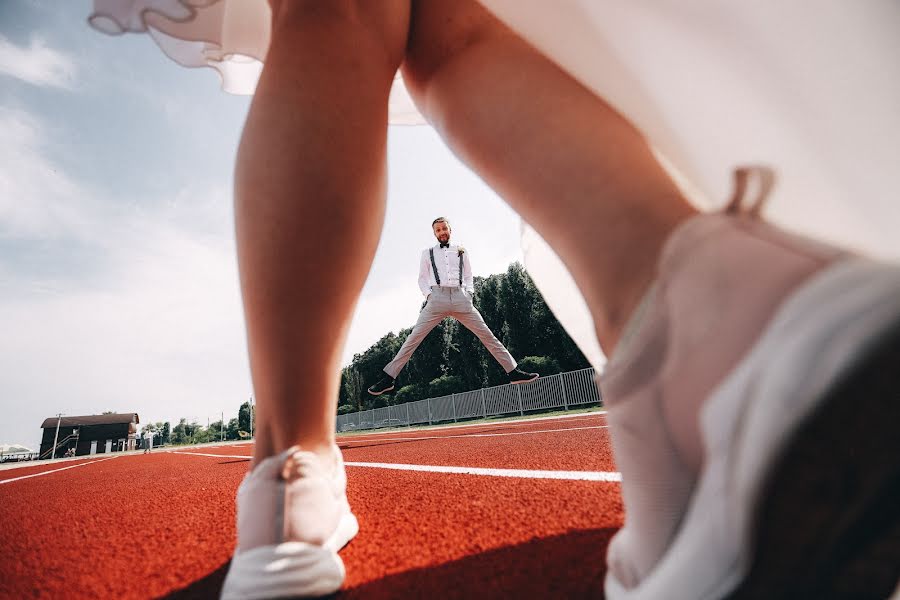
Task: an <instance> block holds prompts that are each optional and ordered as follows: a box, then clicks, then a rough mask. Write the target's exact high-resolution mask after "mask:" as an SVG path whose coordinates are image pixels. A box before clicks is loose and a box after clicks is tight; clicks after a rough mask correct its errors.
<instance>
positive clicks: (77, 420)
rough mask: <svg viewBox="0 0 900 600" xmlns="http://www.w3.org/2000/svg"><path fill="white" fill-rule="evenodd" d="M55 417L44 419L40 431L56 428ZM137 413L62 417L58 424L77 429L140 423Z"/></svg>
mask: <svg viewBox="0 0 900 600" xmlns="http://www.w3.org/2000/svg"><path fill="white" fill-rule="evenodd" d="M57 421H58V419H57V417H50V418H48V419H44V422H43V424H42V425H41V429H50V428H54V427H56V423H57ZM140 422H141V421H140V419H138V414H137V413H113V414H109V415H84V416H81V417H63V418H62V420H61V421H60V422H59V426H60V427H78V426H81V425H118V424H122V425H124V424H126V423H140Z"/></svg>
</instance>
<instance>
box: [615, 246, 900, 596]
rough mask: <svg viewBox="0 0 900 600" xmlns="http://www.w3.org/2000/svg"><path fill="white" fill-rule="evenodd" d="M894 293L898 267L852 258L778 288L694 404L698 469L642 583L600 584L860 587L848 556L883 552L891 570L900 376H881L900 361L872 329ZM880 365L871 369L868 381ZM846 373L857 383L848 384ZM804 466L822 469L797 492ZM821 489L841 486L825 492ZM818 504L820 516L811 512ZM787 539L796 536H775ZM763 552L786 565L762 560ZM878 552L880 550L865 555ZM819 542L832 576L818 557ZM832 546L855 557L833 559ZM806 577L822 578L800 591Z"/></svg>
mask: <svg viewBox="0 0 900 600" xmlns="http://www.w3.org/2000/svg"><path fill="white" fill-rule="evenodd" d="M898 299H900V269H898V268H897V267H896V266H890V265H883V264H878V263H873V262H870V261H864V260H848V261H845V262H842V263H840V264H838V265H833V266H832V267H829V268H828V269H826V270H825V272H823V273H820V274H818V275H816V276H814V277H813V279H812V281H810V282H808V283H806V284H804V286H803V287H802V288H801V289H800V290H798V291H797V292H795V293H794V294H793V295H792V296H791V297H790V298H788V299H786V300H785V302H784V303H783V305H782V307H781V308H779V310H778V312H777V314H776V315H775V317H774V318H773V319H772V321H771V322H770V324H769V325H768V326H767V328H766V330H765V331H764V332H763V334H762V335H761V336H760V339H759V340H758V341H757V343H756V344H755V345H754V347H753V348H752V349H751V350H750V351H749V352H748V353H747V355H746V356H745V357H744V359H743V360H742V361H741V363H740V364H739V365H738V367H737V368H735V369H734V370H733V371H732V372H731V373H730V374H729V375H728V377H727V378H726V379H725V380H724V381H723V382H722V384H721V385H720V386H719V387H718V388H717V389H716V390H714V391H713V393H712V394H711V395H710V398H709V400H708V401H707V402H706V404H705V405H704V407H703V410H702V411H701V430H702V435H703V444H704V452H705V455H706V459H705V464H704V470H703V473H702V475H701V477H700V479H699V481H698V482H697V484H696V486H695V488H694V493H693V498H692V500H691V505H690V506H689V508H688V511H687V512H686V513H685V515H684V517H683V519H682V523H681V527H680V529H679V531H678V533H677V535H676V537H675V539H674V540H673V541H672V543H671V545H670V546H669V548H668V550H667V551H666V554H665V555H664V556H663V557H662V558H661V559H660V561H659V562H658V563H657V565H656V566H655V567H654V568H653V570H652V571H651V572H650V573H649V574H648V576H647V577H646V578H645V579H644V580H643V581H642V582H641V583H640V585H638V586H637V587H636V588H632V589H626V588H624V586H622V585H621V583H619V582H618V581H617V580H616V579H615V578H614V577H612V576H611V575H608V576H607V580H606V584H605V587H606V596H607V598H610V599H611V600H612V599H628V600H638V599H640V600H643V599H648V600H649V599H655V598H663V597H665V598H668V599H670V600H675V599H681V598H683V599H685V600H718V599H720V598H728V597H732V595H733V597H734V598H735V599H738V598H750V597H754V598H757V597H763V598H788V597H790V598H807V597H813V598H815V597H827V598H831V597H835V596H832V595H831V593H830V591H828V590H829V589H830V587H829V586H831V585H838V584H839V583H841V582H844V583H847V584H848V585H860V586H861V589H865V585H863V582H860V581H857V580H856V578H857V576H858V575H854V572H853V571H852V570H851V569H853V568H862V567H861V566H860V565H862V564H866V565H868V562H867V561H868V559H871V560H873V561H874V563H873V564H874V565H875V566H874V567H872V568H873V569H874V570H876V571H880V570H881V567H879V566H877V565H878V564H882V565H889V564H890V565H891V566H892V567H893V572H896V569H897V565H898V564H900V562H898V560H897V554H896V552H897V550H898V545H897V544H896V543H895V541H892V540H895V539H896V535H897V533H896V527H897V525H896V521H897V518H898V514H897V513H898V510H900V502H898V501H897V500H896V499H897V485H898V484H897V481H896V463H897V462H898V460H897V456H898V455H900V449H898V446H897V444H898V443H900V442H898V439H895V438H900V436H897V435H896V424H897V422H898V420H897V416H900V415H897V410H898V403H900V378H898V377H896V376H894V378H893V379H892V380H890V381H887V380H885V379H884V377H888V374H889V373H893V372H894V371H896V370H897V369H896V367H893V368H887V367H886V366H884V365H886V364H890V360H891V359H890V358H887V359H884V358H881V353H882V351H887V352H888V353H889V354H890V352H892V351H891V350H885V349H884V347H883V346H881V345H880V344H879V342H878V341H879V340H882V342H883V340H884V339H885V337H884V336H885V333H886V332H890V331H892V330H893V329H894V327H895V326H896V325H900V303H898ZM870 363H871V364H873V365H876V366H875V367H869V364H870ZM893 364H895V365H896V360H895V362H894V363H893ZM877 365H881V366H880V368H881V370H882V371H884V372H883V373H881V375H880V377H881V378H880V379H879V380H878V383H876V382H874V381H869V382H865V381H864V380H863V378H864V377H867V376H868V377H869V378H870V379H871V377H872V375H871V372H870V370H869V369H870V368H873V369H876V370H877V369H878V368H879V366H877ZM797 373H803V377H798V376H797ZM847 382H850V383H847ZM863 384H865V385H863ZM850 385H856V386H857V389H852V390H850V391H849V392H848V389H849V387H848V386H850ZM877 386H882V387H883V389H881V390H880V391H879V392H878V394H876V393H875V392H876V391H877V390H876V387H877ZM842 393H843V394H844V395H841V394H842ZM863 396H866V398H865V399H864V398H863ZM891 403H893V405H894V406H891ZM842 409H843V410H842ZM850 412H854V413H855V414H854V415H853V416H852V417H849V416H848V414H849V413H850ZM891 417H893V418H891ZM876 421H877V423H876ZM817 423H818V424H819V425H817ZM822 424H824V425H822ZM851 425H852V426H851ZM892 426H893V427H892ZM817 427H826V429H828V428H832V430H831V431H830V435H831V437H828V438H825V439H818V438H815V436H819V435H825V433H823V431H822V430H820V429H817ZM808 428H809V429H808ZM892 429H893V430H892ZM809 431H812V432H813V433H812V434H810V433H808V432H809ZM867 437H871V438H872V439H871V442H872V444H873V445H871V446H870V445H868V441H867V440H866V439H865V438H867ZM804 449H806V450H804ZM798 452H799V454H798ZM808 452H813V455H812V457H810V455H809V454H807V453H808ZM794 456H796V458H792V457H794ZM797 461H799V462H797ZM803 461H806V462H803ZM882 463H887V464H882ZM782 469H788V470H789V471H787V472H789V473H793V476H794V477H795V478H796V477H799V475H797V473H799V472H803V471H804V470H806V471H810V473H804V475H803V479H802V481H799V482H798V481H790V482H789V481H787V480H786V479H785V475H783V474H782V473H783V471H782ZM838 476H839V477H840V478H838V479H836V477H838ZM788 477H790V475H788ZM807 477H809V478H812V479H814V480H815V481H816V483H813V484H811V485H812V487H811V488H809V489H807V490H806V491H805V492H803V493H801V494H800V495H799V496H798V497H797V498H796V499H795V498H793V497H792V494H793V491H794V489H796V488H798V487H800V488H802V487H803V486H804V484H803V481H808V479H807ZM773 482H774V483H773ZM825 482H827V486H826V487H824V488H819V487H818V486H819V485H825ZM779 486H782V487H779ZM828 490H838V492H836V494H837V495H836V496H835V497H828V496H826V495H823V494H827V493H828ZM857 490H858V493H848V492H853V491H857ZM891 502H893V504H891ZM773 507H774V508H773ZM779 507H780V508H779ZM881 508H883V512H882V513H879V512H878V511H879V510H880V509H881ZM820 510H821V511H822V513H823V515H824V516H815V515H814V514H812V513H815V514H816V515H817V514H818V513H819V511H820ZM773 511H781V512H780V513H779V514H780V516H779V517H778V518H780V519H781V520H780V521H778V524H770V523H768V521H767V520H768V519H769V518H774V515H775V514H776V513H775V512H773ZM806 513H810V514H806ZM882 526H883V527H884V529H881V530H880V531H872V530H871V529H870V528H872V527H882ZM866 532H868V533H866ZM793 538H796V539H794V540H793V541H791V540H792V539H793ZM781 544H794V546H793V547H792V548H793V549H790V550H789V549H784V551H780V550H777V547H778V546H779V545H781ZM817 545H819V546H821V548H820V547H819V546H817ZM813 547H816V550H815V551H812V550H810V548H813ZM801 548H802V549H801ZM770 552H772V553H775V554H776V555H777V556H774V557H773V558H772V562H775V563H778V564H779V565H780V566H775V567H770V566H767V565H768V564H769V563H768V562H766V566H764V564H763V562H762V561H767V560H768V559H767V558H766V556H765V555H767V554H768V553H770ZM881 554H883V555H884V560H882V561H881V562H879V561H877V560H875V559H874V558H873V557H874V556H878V555H881ZM819 555H821V556H822V557H823V559H822V560H823V561H824V562H823V564H825V565H830V566H831V568H835V569H838V570H839V571H840V572H841V573H842V574H841V575H838V574H837V573H835V574H834V576H835V577H837V578H838V579H831V576H832V574H823V573H822V572H821V570H820V567H819V566H816V564H815V563H814V562H813V558H814V557H816V556H819ZM840 557H849V558H850V559H852V561H853V562H852V565H851V564H850V563H847V564H836V563H835V562H834V561H835V560H839V559H840ZM857 559H858V561H857ZM787 563H790V564H787ZM813 567H815V568H813ZM866 568H868V566H867V567H866ZM888 570H889V571H890V569H888ZM688 574H689V575H688ZM818 578H824V579H823V581H822V582H821V583H820V582H818V581H817V579H818ZM892 584H893V585H892V586H891V587H893V586H896V577H895V578H894V581H893V582H892ZM810 585H812V586H814V588H815V589H817V590H819V591H820V592H821V591H822V590H825V592H824V593H815V592H811V593H809V594H807V593H805V592H804V591H803V589H805V586H810ZM880 585H881V584H880V583H879V584H876V586H880ZM801 588H802V589H801ZM798 589H800V591H797V590H798ZM810 589H813V588H810ZM759 590H765V591H759ZM770 591H771V592H772V593H769V592H770ZM890 592H891V590H890V589H889V590H888V592H887V594H885V595H883V596H881V597H887V595H889V594H890ZM838 597H840V596H838ZM852 597H868V596H865V595H863V596H856V595H852Z"/></svg>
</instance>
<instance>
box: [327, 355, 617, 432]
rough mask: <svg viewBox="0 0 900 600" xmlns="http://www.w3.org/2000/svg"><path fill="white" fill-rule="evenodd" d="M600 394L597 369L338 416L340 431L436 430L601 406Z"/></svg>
mask: <svg viewBox="0 0 900 600" xmlns="http://www.w3.org/2000/svg"><path fill="white" fill-rule="evenodd" d="M601 401H602V399H601V397H600V390H599V389H598V388H597V383H596V381H595V380H594V369H592V368H587V369H581V370H578V371H569V372H567V373H557V374H556V375H548V376H547V377H539V378H538V379H535V380H534V381H532V382H530V383H520V384H517V385H513V384H506V385H498V386H496V387H490V388H483V389H480V390H472V391H471V392H461V393H459V394H450V395H449V396H441V397H439V398H428V399H426V400H417V401H415V402H407V403H406V404H397V405H395V406H385V407H383V408H374V409H372V410H364V411H360V412H355V413H350V414H346V415H338V418H337V430H338V431H355V430H359V429H379V428H381V427H396V426H399V425H424V424H428V425H433V424H435V423H442V422H448V421H459V420H461V419H477V418H487V417H493V416H498V415H508V414H516V413H518V414H520V415H524V414H525V413H526V412H530V411H536V410H547V409H551V408H563V409H565V410H568V409H569V408H571V407H573V406H580V405H584V404H592V403H595V402H601Z"/></svg>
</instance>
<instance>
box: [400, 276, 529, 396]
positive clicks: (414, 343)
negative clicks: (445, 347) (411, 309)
mask: <svg viewBox="0 0 900 600" xmlns="http://www.w3.org/2000/svg"><path fill="white" fill-rule="evenodd" d="M446 317H453V318H454V319H456V320H457V321H459V322H460V323H462V324H463V325H464V326H465V327H466V329H468V330H469V331H471V332H472V333H474V334H475V335H476V336H478V339H479V340H481V343H482V344H484V347H485V348H487V349H488V352H490V353H491V355H492V356H493V357H494V358H495V359H497V362H498V363H500V366H501V367H503V370H504V371H506V372H507V373H509V372H510V371H512V370H513V369H515V368H516V366H517V363H516V361H515V359H513V357H512V355H511V354H510V353H509V351H508V350H507V349H506V347H505V346H504V345H503V344H502V343H500V340H498V339H497V338H496V336H494V334H493V333H491V330H490V328H489V327H488V326H487V324H486V323H485V322H484V319H483V318H481V313H480V312H478V310H477V309H476V308H475V307H474V306H473V305H472V298H471V297H469V295H468V294H466V293H465V292H464V291H463V290H462V289H461V288H458V287H441V286H433V287H432V288H431V294H430V295H429V296H428V300H427V301H426V303H425V306H424V307H423V308H422V312H420V313H419V320H418V321H416V325H415V327H413V330H412V332H410V334H409V337H407V338H406V341H405V342H403V345H402V346H401V347H400V350H399V351H398V352H397V356H395V357H394V360H392V361H391V362H389V363H388V364H387V366H386V367H385V368H384V372H385V373H387V374H388V375H390V376H391V377H394V378H396V377H397V375H399V374H400V371H402V370H403V367H405V366H406V363H407V362H409V358H410V357H411V356H412V353H413V352H414V351H415V349H416V348H418V347H419V344H421V343H422V340H424V339H425V336H427V335H428V334H429V333H430V332H431V330H432V329H434V328H435V327H437V325H438V323H440V322H441V321H443V320H444V319H445V318H446Z"/></svg>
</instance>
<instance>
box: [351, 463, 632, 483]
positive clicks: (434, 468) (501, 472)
mask: <svg viewBox="0 0 900 600" xmlns="http://www.w3.org/2000/svg"><path fill="white" fill-rule="evenodd" d="M344 464H345V465H347V466H348V467H365V468H369V469H391V470H396V471H420V472H426V473H450V474H453V475H482V476H485V477H518V478H522V479H564V480H567V481H604V482H614V483H615V482H621V481H622V474H621V473H618V472H616V471H538V470H532V469H486V468H481V467H450V466H443V465H406V464H400V463H367V462H346V463H344Z"/></svg>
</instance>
